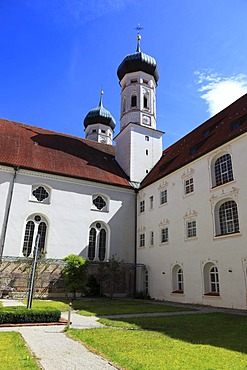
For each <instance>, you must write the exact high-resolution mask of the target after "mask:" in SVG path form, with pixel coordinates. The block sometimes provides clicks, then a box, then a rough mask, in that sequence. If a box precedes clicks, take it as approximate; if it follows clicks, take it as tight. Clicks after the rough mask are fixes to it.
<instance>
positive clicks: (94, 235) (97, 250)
mask: <svg viewBox="0 0 247 370" xmlns="http://www.w3.org/2000/svg"><path fill="white" fill-rule="evenodd" d="M107 243H108V232H107V227H106V226H105V225H104V224H103V223H102V222H95V223H94V224H92V225H91V227H90V230H89V243H88V259H89V260H90V261H101V262H103V261H106V259H107Z"/></svg>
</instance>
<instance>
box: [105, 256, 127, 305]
mask: <svg viewBox="0 0 247 370" xmlns="http://www.w3.org/2000/svg"><path fill="white" fill-rule="evenodd" d="M122 263H123V261H119V260H118V259H117V258H116V257H115V255H112V257H111V258H109V261H108V262H103V263H100V265H99V280H100V282H101V295H103V292H102V283H103V282H104V281H108V282H109V289H110V292H109V293H110V298H111V299H112V298H113V294H114V288H115V287H114V282H115V281H116V280H117V276H118V273H119V271H120V268H121V265H122Z"/></svg>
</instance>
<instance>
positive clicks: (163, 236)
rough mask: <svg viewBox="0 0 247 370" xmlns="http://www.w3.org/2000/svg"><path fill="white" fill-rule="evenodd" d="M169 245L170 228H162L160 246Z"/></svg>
mask: <svg viewBox="0 0 247 370" xmlns="http://www.w3.org/2000/svg"><path fill="white" fill-rule="evenodd" d="M167 243H169V230H168V226H165V227H162V228H161V230H160V244H167Z"/></svg>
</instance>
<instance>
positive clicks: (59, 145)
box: [0, 119, 131, 188]
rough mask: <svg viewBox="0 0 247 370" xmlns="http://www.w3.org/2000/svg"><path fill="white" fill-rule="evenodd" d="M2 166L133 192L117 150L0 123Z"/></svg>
mask: <svg viewBox="0 0 247 370" xmlns="http://www.w3.org/2000/svg"><path fill="white" fill-rule="evenodd" d="M0 164H4V165H9V166H19V167H20V168H25V169H30V170H35V171H41V172H47V173H53V174H58V175H63V176H69V177H76V178H81V179H86V180H92V181H96V182H102V183H107V184H112V185H118V186H124V187H128V188H131V186H130V184H129V182H128V179H127V177H126V175H125V174H124V172H123V171H122V169H121V168H120V166H119V165H118V164H117V162H116V161H115V147H114V146H112V145H106V144H101V143H97V142H94V141H90V140H85V139H81V138H77V137H73V136H69V135H65V134H61V133H58V132H53V131H49V130H45V129H42V128H38V127H33V126H29V125H25V124H21V123H17V122H13V121H8V120H6V119H0Z"/></svg>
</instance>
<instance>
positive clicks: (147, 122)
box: [142, 116, 151, 126]
mask: <svg viewBox="0 0 247 370" xmlns="http://www.w3.org/2000/svg"><path fill="white" fill-rule="evenodd" d="M142 123H143V124H144V125H148V126H150V125H151V119H150V117H148V116H142Z"/></svg>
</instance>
